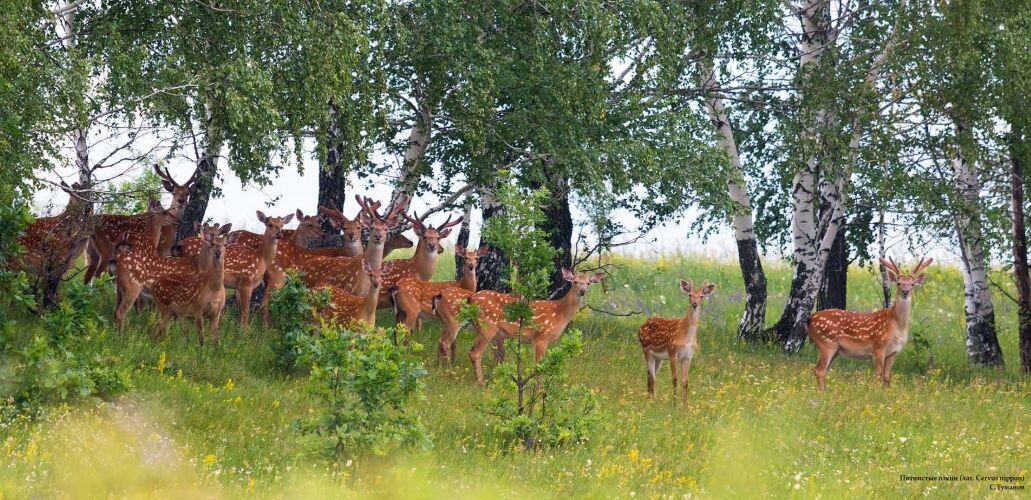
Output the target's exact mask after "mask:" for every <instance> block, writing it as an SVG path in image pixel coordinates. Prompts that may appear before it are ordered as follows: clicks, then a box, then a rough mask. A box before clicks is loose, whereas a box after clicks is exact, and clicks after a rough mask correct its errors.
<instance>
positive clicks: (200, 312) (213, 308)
mask: <svg viewBox="0 0 1031 500" xmlns="http://www.w3.org/2000/svg"><path fill="white" fill-rule="evenodd" d="M231 227H232V224H226V225H225V226H222V227H219V225H218V224H215V225H214V226H213V227H211V229H212V230H211V231H203V232H202V234H204V238H203V239H204V243H205V247H204V249H203V250H202V251H201V258H200V260H199V264H200V267H199V268H198V269H197V270H195V271H193V272H189V273H183V274H173V275H168V276H165V277H163V278H160V279H158V280H156V281H155V282H154V284H153V285H152V286H151V287H150V289H151V293H152V294H153V296H154V303H155V304H157V308H158V315H159V316H160V322H159V324H158V331H157V336H158V337H159V338H161V337H164V335H165V332H166V331H167V330H168V320H169V319H171V318H172V317H173V316H189V317H192V318H193V320H194V321H195V322H196V324H197V340H198V341H199V342H200V345H202V346H203V345H204V321H205V320H206V321H207V322H208V329H209V335H210V337H211V340H212V341H213V342H216V343H217V342H218V323H219V320H221V318H222V307H223V306H225V303H226V289H225V285H224V283H223V281H224V279H225V260H224V259H223V257H224V253H225V246H226V234H227V233H228V232H229V230H230V229H231Z"/></svg>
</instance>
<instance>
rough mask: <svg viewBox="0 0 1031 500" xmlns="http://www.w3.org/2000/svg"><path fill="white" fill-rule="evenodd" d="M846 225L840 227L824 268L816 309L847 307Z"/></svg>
mask: <svg viewBox="0 0 1031 500" xmlns="http://www.w3.org/2000/svg"><path fill="white" fill-rule="evenodd" d="M845 231H846V228H845V226H844V225H842V227H841V228H840V229H838V235H837V236H836V237H835V238H834V243H833V244H832V245H831V252H830V256H829V257H828V258H827V266H826V268H825V269H824V275H823V281H822V282H821V284H820V292H819V294H818V295H817V297H816V309H817V310H818V311H822V310H824V309H845V302H846V294H847V290H848V241H846V239H845Z"/></svg>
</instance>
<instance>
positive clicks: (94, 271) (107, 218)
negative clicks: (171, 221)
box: [83, 165, 198, 283]
mask: <svg viewBox="0 0 1031 500" xmlns="http://www.w3.org/2000/svg"><path fill="white" fill-rule="evenodd" d="M154 171H155V172H157V174H158V177H160V178H161V186H162V187H163V188H165V191H168V192H169V193H171V194H172V201H171V203H169V205H168V209H169V210H170V211H171V213H172V215H174V216H175V217H177V218H182V216H183V211H184V210H185V209H186V201H187V199H188V198H189V196H190V186H192V185H193V183H194V182H196V181H197V175H198V171H194V173H193V175H192V176H191V177H190V178H189V179H188V180H187V181H186V183H185V184H178V183H176V182H175V180H174V179H172V176H171V175H170V174H169V173H168V169H167V168H166V169H164V170H162V169H161V167H159V166H158V165H154ZM146 220H147V214H146V213H144V214H136V215H110V214H108V215H98V216H97V217H96V218H95V219H94V234H93V238H91V239H90V242H89V244H88V245H87V246H86V273H85V275H84V276H83V280H85V281H86V283H89V282H90V281H92V280H93V278H94V277H96V276H97V275H99V274H100V273H102V272H103V271H104V270H105V266H106V265H107V264H108V262H110V260H111V259H112V258H113V257H114V252H115V244H117V243H118V242H119V241H120V240H121V238H122V235H124V234H125V233H142V232H143V231H144V229H145V226H146V224H147V222H146ZM176 230H177V228H176V227H174V226H168V227H165V228H164V229H162V231H161V238H160V239H159V241H158V243H155V245H156V247H157V250H158V254H159V255H161V256H164V257H167V256H169V255H171V248H172V245H173V244H175V232H176Z"/></svg>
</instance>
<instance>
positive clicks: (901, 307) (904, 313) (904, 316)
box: [890, 294, 913, 330]
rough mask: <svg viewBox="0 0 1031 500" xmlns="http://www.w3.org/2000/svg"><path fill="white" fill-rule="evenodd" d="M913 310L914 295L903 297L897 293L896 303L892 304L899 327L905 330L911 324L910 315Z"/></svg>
mask: <svg viewBox="0 0 1031 500" xmlns="http://www.w3.org/2000/svg"><path fill="white" fill-rule="evenodd" d="M912 311H913V297H912V296H910V297H909V298H905V299H904V298H902V297H901V296H898V295H897V294H896V296H895V303H894V304H892V305H891V311H890V313H891V315H892V316H893V317H894V318H895V323H896V324H897V325H898V326H899V328H901V329H903V330H905V329H906V328H907V327H908V326H909V316H910V313H912Z"/></svg>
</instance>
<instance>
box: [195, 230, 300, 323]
mask: <svg viewBox="0 0 1031 500" xmlns="http://www.w3.org/2000/svg"><path fill="white" fill-rule="evenodd" d="M256 214H257V216H258V221H259V222H261V223H262V224H264V225H265V231H264V232H263V233H262V244H261V246H260V247H258V248H253V247H251V246H248V245H241V244H237V243H230V244H229V245H228V246H226V252H225V257H224V260H225V286H226V288H231V289H234V290H236V304H237V306H238V307H239V308H240V324H241V325H242V326H247V324H248V323H249V322H250V311H251V308H250V304H251V293H252V292H253V291H254V289H255V288H256V287H257V286H258V285H259V284H261V283H262V281H263V280H264V278H265V270H266V269H269V268H270V267H271V266H272V265H273V264H274V263H275V261H276V254H277V252H278V248H279V240H280V239H281V238H282V237H283V226H284V225H285V224H289V223H290V221H291V220H293V218H294V214H287V215H286V216H285V217H267V216H266V215H265V214H264V213H263V212H262V211H261V210H258V211H257V212H256ZM237 234H239V233H238V232H234V233H233V234H230V235H229V236H230V237H234V236H235V235H237ZM204 238H205V236H204V235H201V236H193V237H190V238H185V239H183V240H182V241H180V242H179V246H180V248H181V251H182V252H183V253H184V254H186V255H197V254H199V253H200V249H201V248H202V247H203V245H204V244H205V241H204ZM236 238H239V237H238V236H236Z"/></svg>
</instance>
